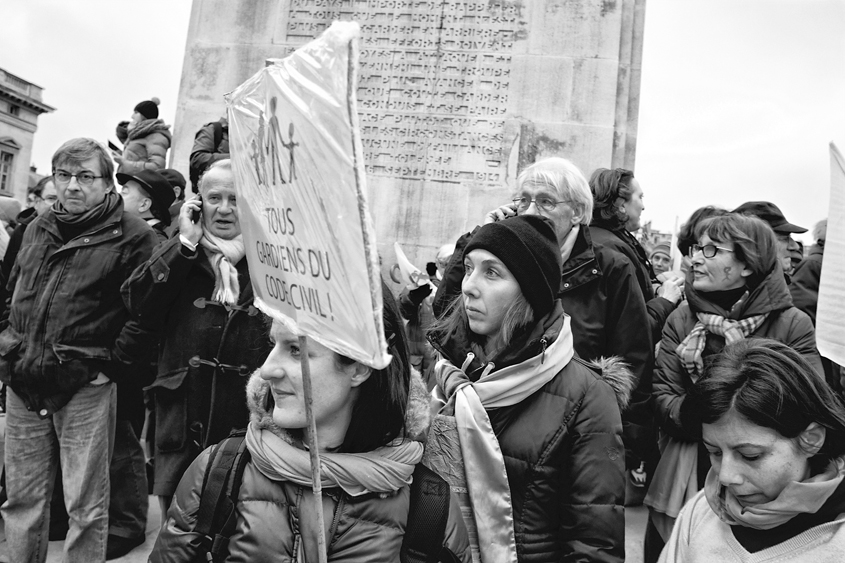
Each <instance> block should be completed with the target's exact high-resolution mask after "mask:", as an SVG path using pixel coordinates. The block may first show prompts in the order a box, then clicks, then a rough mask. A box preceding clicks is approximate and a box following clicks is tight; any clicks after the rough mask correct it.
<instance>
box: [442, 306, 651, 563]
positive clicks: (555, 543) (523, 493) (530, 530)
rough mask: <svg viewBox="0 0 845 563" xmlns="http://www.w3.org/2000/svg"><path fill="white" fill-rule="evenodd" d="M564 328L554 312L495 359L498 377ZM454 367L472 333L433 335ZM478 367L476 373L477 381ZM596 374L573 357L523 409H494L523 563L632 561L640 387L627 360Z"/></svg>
mask: <svg viewBox="0 0 845 563" xmlns="http://www.w3.org/2000/svg"><path fill="white" fill-rule="evenodd" d="M563 323H564V313H563V309H562V307H561V305H560V302H559V301H558V302H557V303H556V305H555V308H554V310H553V311H552V312H551V313H549V315H547V316H546V317H545V318H544V319H542V320H541V321H539V322H537V323H536V324H535V325H533V326H532V327H531V328H530V329H528V330H526V331H524V332H523V333H522V334H521V335H519V336H517V337H516V338H515V339H514V341H513V342H512V343H511V344H510V345H509V346H508V348H507V349H506V350H504V351H503V352H502V353H500V354H499V355H497V356H496V357H495V358H493V359H492V360H491V361H492V362H493V363H494V364H495V369H494V371H496V370H500V369H502V368H505V367H508V366H511V365H514V364H518V363H521V362H523V361H525V360H527V359H529V358H532V357H535V356H538V355H541V354H543V353H544V351H545V348H546V345H547V343H549V342H553V341H554V340H555V339H557V337H558V335H559V334H560V331H561V329H562V327H563ZM429 341H430V342H431V344H432V346H434V347H435V349H436V350H437V351H438V353H440V354H441V355H442V356H443V357H445V358H446V359H448V360H449V361H451V362H452V363H453V364H454V365H456V366H460V365H462V364H463V362H464V360H465V359H466V357H467V354H468V353H469V351H470V346H469V334H468V329H467V328H466V327H462V328H460V329H458V330H457V331H456V332H455V333H452V334H446V333H440V334H438V333H430V334H429ZM484 367H485V366H484V365H482V364H481V363H480V362H479V361H478V360H477V359H475V360H473V362H472V363H471V364H470V366H469V367H468V368H467V369H466V373H467V375H468V376H469V378H470V380H473V381H474V380H477V379H478V378H479V377H480V375H481V371H482V370H483V369H484ZM604 367H605V368H606V369H604V370H602V369H596V368H595V366H590V365H588V364H587V363H585V362H583V361H582V360H580V359H579V358H577V357H576V358H574V359H572V360H571V361H570V362H569V363H568V364H567V365H566V366H564V367H563V368H562V369H561V370H560V372H559V373H558V374H557V375H556V376H555V377H554V378H553V379H552V380H551V381H549V382H548V383H546V385H544V386H543V387H542V388H540V389H539V390H538V391H537V392H535V393H534V394H533V395H531V396H530V397H528V398H527V399H525V400H523V401H522V402H520V403H519V404H516V405H513V406H510V407H502V408H498V409H490V410H488V411H487V414H488V416H489V417H490V422H491V424H492V426H493V431H494V433H495V434H496V438H497V439H498V441H499V446H500V448H501V451H502V455H503V457H504V461H505V469H506V471H507V476H508V485H509V488H510V495H511V504H512V508H513V517H514V532H515V537H516V548H517V557H518V559H519V561H520V562H523V563H527V562H538V563H539V562H548V561H595V562H599V561H601V562H621V561H624V559H625V514H624V508H623V504H624V497H625V463H624V447H623V444H622V422H621V417H620V414H619V413H620V410H623V409H624V408H625V405H626V403H627V400H628V395H629V393H630V390H631V388H632V386H633V383H634V382H633V377H632V375H631V373H630V371H629V370H628V369H627V368H626V367H625V366H624V365H623V364H621V363H620V362H618V361H613V362H607V363H606V365H605V366H604Z"/></svg>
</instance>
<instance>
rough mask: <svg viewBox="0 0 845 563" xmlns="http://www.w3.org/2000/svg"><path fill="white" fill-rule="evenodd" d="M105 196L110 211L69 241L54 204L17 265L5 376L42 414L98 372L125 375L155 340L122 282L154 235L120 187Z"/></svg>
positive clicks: (2, 338)
mask: <svg viewBox="0 0 845 563" xmlns="http://www.w3.org/2000/svg"><path fill="white" fill-rule="evenodd" d="M105 204H107V205H108V206H109V209H110V211H109V212H108V213H107V214H106V215H105V216H104V217H103V218H102V219H101V220H100V221H98V222H97V224H95V225H90V226H88V227H87V228H85V229H84V230H83V231H82V232H81V233H80V234H79V235H78V236H76V237H74V238H73V239H72V240H70V241H68V242H64V240H63V238H62V235H61V233H60V231H59V226H58V220H57V219H56V215H55V213H54V211H53V209H49V210H47V212H46V213H44V215H42V216H40V217H38V218H37V219H36V220H35V221H33V222H32V223H30V224H29V226H28V227H27V229H26V231H25V233H24V236H23V243H22V246H21V250H20V252H19V253H18V256H17V260H16V261H15V264H14V266H13V268H12V273H11V279H10V280H9V284H8V289H9V291H13V293H12V300H11V307H10V309H9V326H8V327H7V328H6V330H4V331H3V332H2V333H0V380H2V381H3V382H4V383H6V384H8V385H9V386H10V387H11V388H12V389H14V390H15V393H17V394H18V395H20V396H21V398H22V399H23V400H24V402H25V403H26V405H27V408H29V409H31V410H33V411H35V412H37V413H38V415H39V416H41V417H42V418H46V417H48V416H51V415H52V414H53V413H55V412H56V411H58V410H60V409H61V408H62V407H64V406H65V405H66V404H67V403H68V401H70V399H71V398H72V397H73V395H74V394H75V393H76V392H77V391H78V390H79V389H80V388H82V387H83V386H84V385H86V384H87V383H88V382H89V381H91V380H93V379H95V378H96V377H97V375H98V373H99V372H102V373H104V374H105V375H107V376H108V377H109V378H111V379H112V380H116V381H118V383H119V380H120V378H121V377H127V376H128V375H127V367H128V366H129V365H130V364H132V363H133V362H134V361H135V360H137V359H138V358H139V354H140V355H141V356H143V355H144V354H142V353H141V352H142V351H143V349H145V348H146V347H148V344H149V340H148V339H146V338H145V337H144V336H143V332H142V331H141V330H140V328H139V326H138V323H137V321H136V320H135V319H132V318H131V316H130V314H129V311H128V309H127V308H126V306H125V305H124V303H123V300H122V299H121V294H120V289H119V288H120V285H121V284H122V283H123V282H124V280H126V279H127V278H128V277H129V276H130V275H131V273H132V271H133V270H134V269H135V268H136V267H138V266H139V265H141V264H143V263H144V261H145V260H147V259H148V258H149V256H150V254H151V253H152V250H153V247H154V245H155V235H154V234H153V231H152V229H150V227H149V226H148V225H147V224H146V223H145V222H144V221H143V220H142V219H140V218H138V217H135V216H133V215H130V214H128V213H124V211H123V200H121V199H120V196H118V195H116V194H114V192H109V193H108V194H106V202H105Z"/></svg>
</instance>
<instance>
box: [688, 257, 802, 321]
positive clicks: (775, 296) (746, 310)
mask: <svg viewBox="0 0 845 563" xmlns="http://www.w3.org/2000/svg"><path fill="white" fill-rule="evenodd" d="M692 284H693V278H692V270H690V271H689V273H688V274H687V280H686V285H685V287H684V293H685V294H686V297H687V301H688V302H689V306H690V309H692V311H693V312H694V313H712V314H716V315H719V316H722V317H725V318H728V319H744V318H747V317H751V316H754V315H763V314H766V313H771V312H772V311H781V310H783V309H788V308H789V307H791V306H792V295H791V294H790V293H789V287H788V286H787V285H786V278H784V275H783V271H781V268H780V265H779V264H775V266H774V267H773V268H772V270H771V271H770V272H769V273H768V274H766V276H765V277H764V278H763V280H762V281H761V282H760V283H759V284H758V285H757V287H755V288H753V289H752V290H750V292H749V293H748V294H747V295H745V296H743V297H742V298H741V299H740V300H739V301H737V303H736V304H735V305H734V306H733V308H732V309H731V310H730V311H726V310H725V309H723V308H722V307H720V306H718V305H716V304H715V303H713V302H711V301H709V300H708V299H707V293H706V292H700V291H696V289H695V288H694V287H693V286H692Z"/></svg>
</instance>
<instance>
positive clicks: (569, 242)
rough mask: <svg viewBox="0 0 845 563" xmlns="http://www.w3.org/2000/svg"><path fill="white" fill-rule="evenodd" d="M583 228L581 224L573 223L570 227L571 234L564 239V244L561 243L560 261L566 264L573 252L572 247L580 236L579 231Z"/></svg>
mask: <svg viewBox="0 0 845 563" xmlns="http://www.w3.org/2000/svg"><path fill="white" fill-rule="evenodd" d="M580 230H581V225H572V228H571V229H569V234H568V235H566V238H565V239H563V244H561V245H560V258H561V260H560V263H561V264H566V261H567V260H569V256H570V255H571V254H572V249H573V248H574V247H575V240H576V239H577V238H578V232H579V231H580Z"/></svg>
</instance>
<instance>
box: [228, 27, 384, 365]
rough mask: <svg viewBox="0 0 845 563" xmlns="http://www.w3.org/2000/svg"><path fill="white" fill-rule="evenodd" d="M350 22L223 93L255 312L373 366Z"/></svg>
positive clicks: (378, 355) (378, 361)
mask: <svg viewBox="0 0 845 563" xmlns="http://www.w3.org/2000/svg"><path fill="white" fill-rule="evenodd" d="M358 35H359V28H358V24H356V23H352V22H336V23H334V24H332V26H331V27H330V28H329V29H328V30H326V32H325V33H323V35H321V36H320V37H319V38H317V39H315V40H314V41H312V42H310V43H308V44H307V45H304V46H303V47H301V48H299V49H298V50H297V51H296V52H294V53H293V54H291V55H290V56H289V57H287V58H285V59H280V60H276V61H273V63H274V64H272V65H270V66H267V67H265V68H264V69H262V70H261V71H260V72H258V73H256V74H255V75H254V76H252V77H251V78H250V79H248V80H247V81H246V82H244V83H243V84H241V85H240V86H239V87H238V88H237V89H236V90H234V91H233V92H230V93H229V94H227V96H226V101H227V104H228V109H229V148H230V152H231V155H232V166H233V170H234V174H235V186H236V189H237V191H238V209H239V213H240V224H241V229H242V231H243V236H244V245H245V247H246V256H247V260H248V261H249V270H250V276H251V277H252V283H253V286H254V288H255V296H256V297H255V302H256V305H257V306H258V308H259V309H261V310H262V311H264V312H265V313H267V314H268V315H270V316H271V317H273V318H274V319H277V320H279V321H281V322H282V323H284V324H285V325H287V326H288V328H289V329H291V330H292V331H294V332H296V333H297V334H300V335H305V336H309V337H311V338H314V339H315V340H317V341H318V342H320V343H322V344H323V345H325V346H327V347H329V348H331V349H332V350H334V351H336V352H338V353H339V354H342V355H344V356H348V357H350V358H353V359H355V360H357V361H359V362H362V363H364V364H366V365H369V366H372V367H374V368H383V367H384V366H386V365H387V364H388V363H389V361H390V356H389V355H388V354H387V345H386V342H385V339H384V331H383V328H382V316H381V315H382V304H381V277H380V273H379V267H378V254H377V252H376V245H375V234H374V233H375V231H374V228H373V224H372V220H371V218H370V215H369V212H368V211H367V205H366V183H365V177H364V170H363V167H364V163H363V150H362V146H361V140H360V135H359V131H358V113H357V108H356V100H355V92H356V89H357V75H356V69H357V65H358V46H357V42H358Z"/></svg>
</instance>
